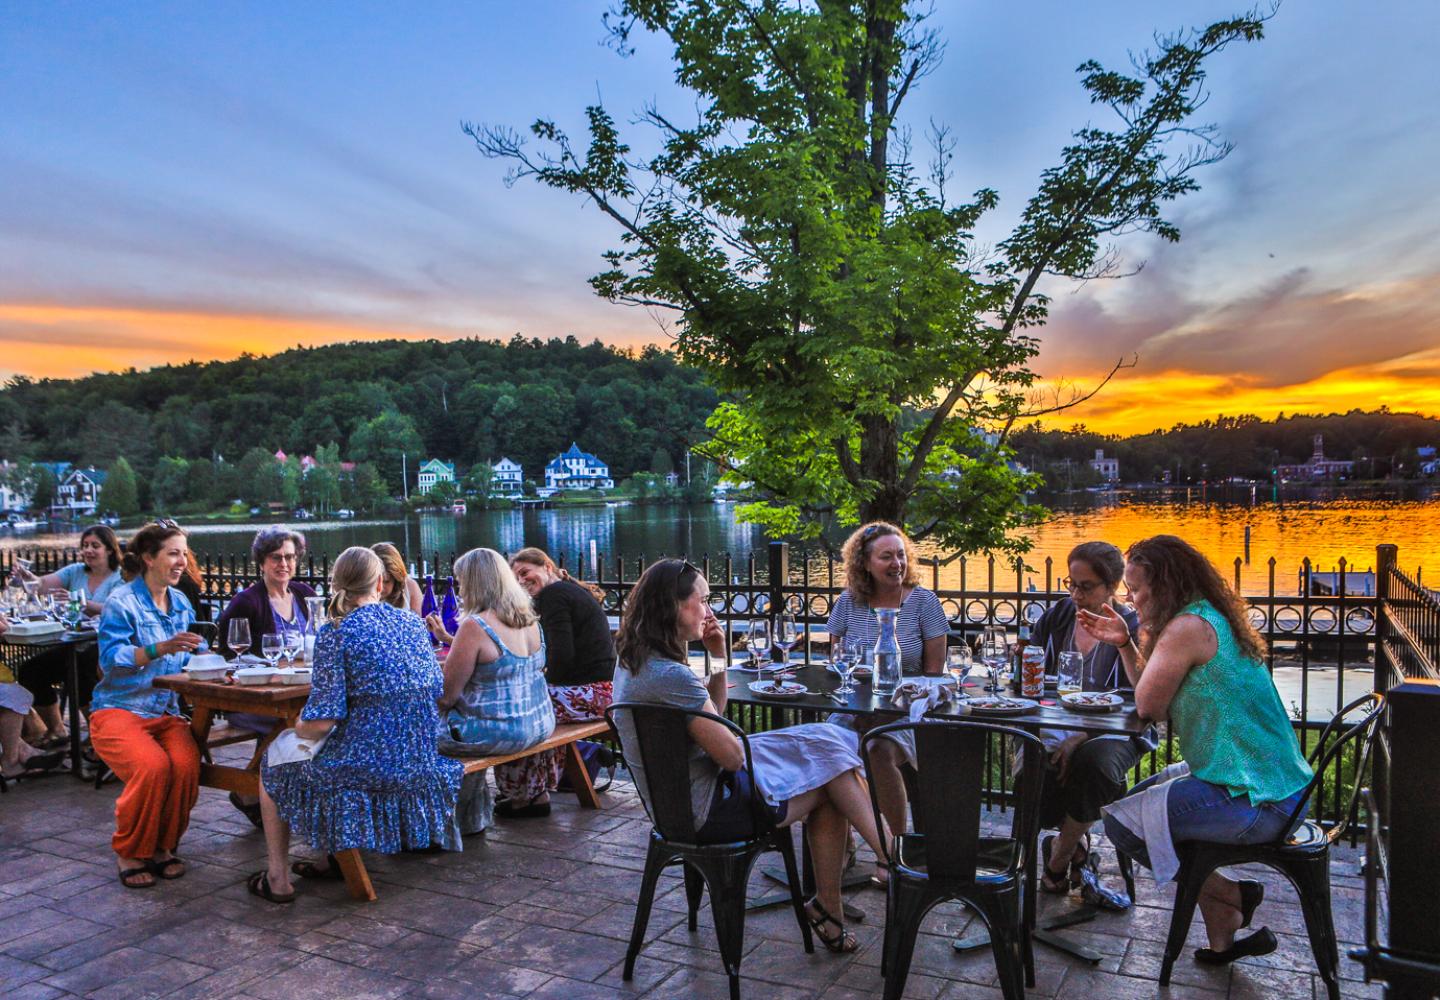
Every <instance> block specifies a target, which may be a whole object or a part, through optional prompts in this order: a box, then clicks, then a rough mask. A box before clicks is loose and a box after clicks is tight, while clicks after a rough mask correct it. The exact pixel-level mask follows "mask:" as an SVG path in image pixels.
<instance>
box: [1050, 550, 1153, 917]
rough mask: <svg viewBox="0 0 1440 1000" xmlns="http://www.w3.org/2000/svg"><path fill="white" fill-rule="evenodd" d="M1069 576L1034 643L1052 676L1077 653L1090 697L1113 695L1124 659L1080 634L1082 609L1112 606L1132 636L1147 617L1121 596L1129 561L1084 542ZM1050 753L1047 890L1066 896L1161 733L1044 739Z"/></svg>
mask: <svg viewBox="0 0 1440 1000" xmlns="http://www.w3.org/2000/svg"><path fill="white" fill-rule="evenodd" d="M1065 562H1066V566H1067V568H1068V570H1069V574H1070V575H1069V576H1067V577H1066V578H1065V579H1064V581H1063V585H1064V587H1065V589H1066V590H1067V592H1068V596H1066V597H1062V598H1061V599H1060V600H1058V601H1056V602H1055V603H1054V604H1052V605H1050V607H1049V609H1048V610H1046V612H1045V614H1044V615H1042V616H1041V617H1040V620H1039V621H1038V622H1036V623H1035V627H1034V630H1033V631H1032V632H1031V640H1030V641H1031V643H1032V644H1033V645H1036V646H1040V647H1042V648H1043V649H1044V650H1045V670H1046V672H1047V673H1052V674H1053V673H1054V672H1055V670H1056V667H1057V666H1058V664H1059V661H1060V654H1062V653H1067V652H1073V653H1078V654H1079V655H1080V658H1081V681H1080V688H1081V690H1083V691H1110V690H1113V689H1115V688H1117V687H1122V686H1126V678H1125V673H1124V667H1123V666H1122V664H1121V663H1120V653H1119V651H1118V650H1117V649H1116V648H1115V647H1114V646H1108V645H1106V644H1105V643H1103V642H1100V641H1099V640H1097V639H1096V638H1095V637H1094V636H1093V635H1091V634H1090V633H1089V632H1087V631H1085V630H1084V629H1083V628H1076V626H1075V617H1076V613H1077V612H1079V611H1086V612H1089V613H1092V614H1099V613H1100V609H1101V608H1103V607H1106V606H1108V607H1110V608H1113V609H1114V611H1115V613H1116V614H1117V615H1119V616H1120V617H1121V618H1122V619H1124V621H1125V624H1126V625H1127V626H1128V627H1129V629H1130V631H1131V632H1132V633H1134V632H1137V631H1138V630H1139V628H1140V618H1139V616H1138V615H1137V614H1136V613H1135V611H1134V610H1133V609H1132V608H1130V607H1129V606H1127V605H1125V604H1122V603H1121V602H1120V601H1118V600H1117V599H1116V597H1115V592H1116V590H1117V589H1118V588H1119V586H1120V578H1121V576H1122V574H1123V573H1124V572H1125V556H1124V555H1123V554H1122V553H1121V552H1120V550H1119V549H1117V548H1116V547H1115V546H1113V545H1111V544H1110V543H1109V542H1082V543H1081V544H1079V545H1077V546H1075V548H1073V549H1071V550H1070V554H1069V555H1068V556H1067V557H1066V559H1065ZM1042 736H1043V737H1044V738H1045V743H1046V746H1048V747H1050V748H1051V750H1050V759H1049V763H1048V766H1047V767H1046V769H1045V790H1044V792H1043V793H1042V795H1041V806H1040V809H1041V812H1040V825H1041V827H1043V828H1045V829H1050V828H1052V827H1058V828H1059V831H1060V832H1059V834H1058V835H1057V836H1053V837H1046V838H1045V840H1044V843H1043V846H1042V849H1041V854H1042V856H1043V858H1044V860H1045V866H1044V869H1043V870H1042V872H1041V876H1040V888H1041V889H1043V890H1044V891H1045V892H1050V893H1057V894H1058V893H1066V892H1069V891H1070V889H1071V888H1078V887H1079V885H1080V869H1081V867H1082V866H1083V865H1084V864H1085V862H1086V860H1087V859H1088V858H1089V856H1090V846H1089V843H1088V832H1089V830H1090V827H1091V826H1092V825H1094V824H1095V823H1097V822H1099V820H1100V807H1101V806H1106V805H1109V804H1110V803H1111V802H1114V801H1115V800H1116V799H1118V798H1120V797H1121V796H1122V795H1124V794H1125V789H1126V782H1125V778H1126V775H1127V774H1128V772H1129V771H1130V769H1131V768H1133V767H1134V766H1135V764H1136V763H1137V762H1138V761H1139V760H1140V757H1141V755H1142V754H1143V753H1145V752H1146V751H1148V750H1151V749H1154V747H1155V738H1154V733H1153V731H1152V732H1147V733H1146V735H1145V736H1144V737H1133V738H1132V737H1129V736H1101V737H1095V738H1089V737H1087V736H1086V735H1085V734H1084V733H1058V732H1052V731H1050V730H1046V731H1045V732H1044V733H1042Z"/></svg>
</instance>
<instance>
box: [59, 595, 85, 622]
mask: <svg viewBox="0 0 1440 1000" xmlns="http://www.w3.org/2000/svg"><path fill="white" fill-rule="evenodd" d="M61 616H62V620H63V621H64V622H65V627H66V628H68V629H69V630H70V631H71V632H73V631H75V629H76V628H77V627H78V626H79V624H80V619H82V618H84V617H85V594H84V592H83V591H77V590H72V591H71V592H70V593H69V594H68V595H67V597H66V599H65V604H64V607H63V608H62V610H61Z"/></svg>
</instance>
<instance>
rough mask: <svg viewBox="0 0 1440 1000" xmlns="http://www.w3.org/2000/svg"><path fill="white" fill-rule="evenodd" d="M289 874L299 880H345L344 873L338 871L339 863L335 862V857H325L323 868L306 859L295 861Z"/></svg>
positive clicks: (328, 855)
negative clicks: (297, 877)
mask: <svg viewBox="0 0 1440 1000" xmlns="http://www.w3.org/2000/svg"><path fill="white" fill-rule="evenodd" d="M290 872H291V874H294V875H298V876H300V877H301V878H310V879H329V880H330V881H332V882H339V881H340V880H342V879H344V878H345V873H344V872H342V871H341V870H340V862H338V861H336V860H335V855H333V854H327V855H325V867H324V868H321V867H320V866H319V865H317V864H316V863H315V862H313V861H310V860H309V859H306V860H305V861H296V862H295V863H294V864H292V865H291V866H290Z"/></svg>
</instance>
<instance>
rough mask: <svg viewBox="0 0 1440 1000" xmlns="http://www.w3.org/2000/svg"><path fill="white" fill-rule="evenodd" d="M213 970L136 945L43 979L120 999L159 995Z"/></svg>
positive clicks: (50, 983)
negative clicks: (144, 949)
mask: <svg viewBox="0 0 1440 1000" xmlns="http://www.w3.org/2000/svg"><path fill="white" fill-rule="evenodd" d="M213 971H214V970H213V969H210V968H207V967H205V966H203V965H197V964H195V963H193V962H185V961H181V960H179V959H175V958H161V957H159V956H157V955H156V954H155V953H153V952H148V951H142V950H140V949H139V948H120V949H118V950H116V951H111V952H107V953H105V954H104V955H100V956H97V957H95V958H93V959H91V960H90V961H88V962H82V963H81V964H79V965H76V966H73V967H72V968H69V969H66V970H65V971H63V972H57V973H53V974H51V975H50V976H48V977H47V978H46V979H45V980H44V982H45V985H47V986H54V987H57V988H59V989H62V990H67V991H69V992H71V993H79V994H81V995H82V996H87V997H90V996H95V997H104V998H105V1000H110V998H114V1000H122V998H131V997H161V996H164V995H165V994H167V993H172V992H174V991H175V990H177V989H179V988H181V987H182V986H185V985H186V984H188V983H193V982H194V981H195V980H197V979H201V978H203V977H205V976H208V975H210V973H211V972H213Z"/></svg>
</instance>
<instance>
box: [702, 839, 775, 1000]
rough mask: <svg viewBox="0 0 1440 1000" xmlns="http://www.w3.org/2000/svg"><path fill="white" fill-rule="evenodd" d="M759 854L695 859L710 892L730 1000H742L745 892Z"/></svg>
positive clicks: (711, 910) (712, 913)
mask: <svg viewBox="0 0 1440 1000" xmlns="http://www.w3.org/2000/svg"><path fill="white" fill-rule="evenodd" d="M756 857H758V853H752V854H745V855H739V856H736V855H729V856H725V857H707V856H703V855H702V856H692V857H691V858H689V859H688V862H689V864H693V865H694V866H695V867H696V868H697V869H699V871H700V874H701V875H703V876H704V878H705V885H706V886H707V887H708V888H709V890H710V912H711V915H712V916H713V917H714V918H715V937H716V940H717V943H718V944H719V945H720V960H721V961H722V962H724V963H725V975H726V976H727V977H728V978H729V980H730V997H731V1000H740V957H741V953H742V952H743V951H744V950H745V902H746V899H745V890H746V887H747V885H748V883H749V881H750V869H751V868H753V867H754V865H755V859H756Z"/></svg>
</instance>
